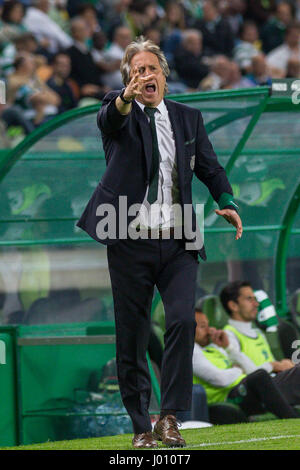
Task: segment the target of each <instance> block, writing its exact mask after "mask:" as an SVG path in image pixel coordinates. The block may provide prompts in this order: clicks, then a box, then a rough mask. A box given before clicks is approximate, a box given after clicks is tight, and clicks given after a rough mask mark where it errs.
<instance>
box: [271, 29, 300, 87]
mask: <svg viewBox="0 0 300 470" xmlns="http://www.w3.org/2000/svg"><path fill="white" fill-rule="evenodd" d="M290 59H297V60H300V23H299V22H293V23H292V24H290V25H289V26H288V28H287V30H286V33H285V41H284V43H283V44H282V45H281V46H279V47H276V49H273V50H272V51H271V52H270V53H269V54H268V55H267V63H268V66H269V68H270V71H271V75H272V77H273V78H276V77H278V78H282V77H285V76H286V73H287V66H288V62H289V60H290Z"/></svg>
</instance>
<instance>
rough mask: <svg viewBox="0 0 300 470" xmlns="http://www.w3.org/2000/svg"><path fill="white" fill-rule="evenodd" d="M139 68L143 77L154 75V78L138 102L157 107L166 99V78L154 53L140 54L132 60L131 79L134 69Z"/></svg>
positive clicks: (144, 88)
mask: <svg viewBox="0 0 300 470" xmlns="http://www.w3.org/2000/svg"><path fill="white" fill-rule="evenodd" d="M135 66H137V69H138V71H139V74H140V76H141V77H147V76H148V75H154V77H153V78H152V79H151V80H150V81H149V82H147V83H146V84H145V85H143V87H142V90H141V92H142V94H141V95H138V96H137V98H136V99H137V100H138V101H139V102H140V103H142V104H144V105H145V106H151V107H154V108H155V107H156V106H158V105H159V103H160V102H161V101H162V99H163V97H164V91H165V85H166V77H165V76H164V74H163V71H162V68H161V66H160V63H159V60H158V58H157V56H156V55H155V54H153V53H152V52H145V51H143V52H138V53H137V54H135V55H134V56H133V58H132V59H131V63H130V67H131V77H132V74H133V69H134V67H135Z"/></svg>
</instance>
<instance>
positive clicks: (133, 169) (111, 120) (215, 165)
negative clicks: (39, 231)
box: [77, 91, 232, 259]
mask: <svg viewBox="0 0 300 470" xmlns="http://www.w3.org/2000/svg"><path fill="white" fill-rule="evenodd" d="M118 94H119V92H116V91H112V92H110V93H108V94H107V95H106V96H105V98H104V100H103V104H102V107H101V109H100V111H99V113H98V116H97V122H98V126H99V129H100V130H101V134H102V139H103V147H104V151H105V158H106V164H107V168H106V171H105V173H104V175H103V176H102V178H101V181H100V182H99V184H98V186H97V187H96V189H95V191H94V193H93V195H92V197H91V199H90V200H89V202H88V204H87V206H86V208H85V210H84V212H83V214H82V216H81V218H80V220H79V221H78V222H77V226H78V227H81V228H82V229H83V230H85V231H86V232H87V233H88V234H89V235H90V236H91V237H92V238H94V239H95V240H97V241H98V242H101V243H104V244H107V245H109V244H113V243H116V242H117V241H118V228H117V238H116V239H105V240H103V239H102V240H100V239H99V238H98V235H97V232H96V226H97V223H98V222H99V221H100V220H101V216H97V215H96V211H97V208H98V206H99V205H100V204H105V203H110V204H112V205H113V206H114V207H115V208H116V213H117V220H118V214H119V208H118V197H119V196H120V195H126V196H127V206H128V207H130V206H131V205H132V204H136V203H138V204H141V203H142V202H143V200H144V197H145V193H146V188H147V185H148V184H149V178H150V168H151V160H152V137H151V129H150V125H149V123H148V120H147V116H146V115H145V113H144V112H143V111H142V110H141V108H140V107H139V106H138V104H137V103H135V102H133V106H132V111H131V112H130V113H129V114H128V115H126V116H122V115H121V114H120V113H119V112H118V110H117V108H116V106H115V99H116V97H117V96H118ZM165 104H166V106H167V109H168V112H169V118H170V121H171V125H172V128H173V133H174V137H175V144H176V162H177V171H178V183H179V193H180V202H181V205H182V209H183V205H184V204H190V205H191V204H192V188H191V182H192V177H193V174H194V173H195V174H196V176H197V178H198V179H199V180H200V181H202V182H203V183H204V184H205V185H206V186H207V187H208V189H209V191H210V193H211V195H212V196H213V198H214V199H215V200H216V201H218V200H219V199H220V197H221V195H222V193H224V192H225V193H229V194H232V189H231V186H230V184H229V182H228V179H227V176H226V173H225V170H224V168H223V167H222V166H221V165H220V164H219V162H218V160H217V157H216V154H215V152H214V150H213V148H212V145H211V143H210V141H209V139H208V136H207V133H206V130H205V128H204V124H203V119H202V115H201V112H200V111H199V110H197V109H195V108H191V107H189V106H186V105H184V104H180V103H177V102H175V101H171V100H168V99H165ZM191 162H194V168H193V164H191ZM134 218H135V216H132V217H128V224H129V223H130V222H131V220H133V219H134ZM196 225H197V224H196V216H195V213H194V211H193V225H192V227H193V231H195V230H196ZM189 241H191V240H189ZM198 251H199V254H200V256H201V257H202V258H203V259H206V255H205V249H204V246H203V247H202V248H201V249H199V250H198Z"/></svg>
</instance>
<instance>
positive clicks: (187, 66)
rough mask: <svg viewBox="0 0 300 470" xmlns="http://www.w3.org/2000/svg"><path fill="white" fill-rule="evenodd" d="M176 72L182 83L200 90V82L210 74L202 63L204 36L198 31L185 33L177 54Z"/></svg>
mask: <svg viewBox="0 0 300 470" xmlns="http://www.w3.org/2000/svg"><path fill="white" fill-rule="evenodd" d="M174 66H175V70H176V72H177V74H178V76H179V78H180V80H181V81H183V82H184V84H185V85H186V86H187V87H188V88H189V89H190V90H198V88H199V84H200V82H201V81H202V80H203V78H204V77H206V76H207V75H208V73H209V67H208V66H207V65H205V64H204V63H203V61H202V35H201V33H200V31H198V30H197V29H187V30H186V31H184V32H183V35H182V43H181V46H180V47H179V48H178V50H177V52H176V53H175V57H174Z"/></svg>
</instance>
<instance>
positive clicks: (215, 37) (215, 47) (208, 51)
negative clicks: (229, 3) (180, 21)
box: [195, 0, 235, 57]
mask: <svg viewBox="0 0 300 470" xmlns="http://www.w3.org/2000/svg"><path fill="white" fill-rule="evenodd" d="M195 26H196V27H197V28H198V29H199V30H200V31H201V32H202V35H203V54H204V55H205V56H212V55H216V54H225V55H227V56H229V57H230V56H231V55H232V50H233V47H234V39H235V37H234V33H233V31H232V29H231V27H230V24H229V23H228V21H227V20H226V19H225V18H222V17H221V15H220V13H219V11H218V7H217V6H216V4H215V3H214V2H213V0H205V1H204V4H203V18H202V19H201V20H199V21H197V22H196V24H195Z"/></svg>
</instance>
